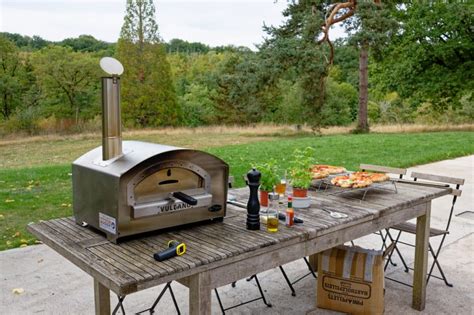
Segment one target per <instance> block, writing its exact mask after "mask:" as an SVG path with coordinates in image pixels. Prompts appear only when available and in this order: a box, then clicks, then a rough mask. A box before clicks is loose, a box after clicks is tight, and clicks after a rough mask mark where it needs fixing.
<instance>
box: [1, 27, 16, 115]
mask: <svg viewBox="0 0 474 315" xmlns="http://www.w3.org/2000/svg"><path fill="white" fill-rule="evenodd" d="M20 68H21V63H20V58H19V55H18V50H17V48H16V47H15V45H14V44H13V43H12V42H11V41H10V40H8V39H7V38H5V37H4V36H0V106H1V108H0V109H1V113H2V116H3V118H4V119H8V118H10V115H11V114H12V113H13V110H14V109H15V107H17V106H18V105H19V104H20V98H21V97H20V95H21V83H20V71H21V69H20Z"/></svg>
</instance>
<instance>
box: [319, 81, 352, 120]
mask: <svg viewBox="0 0 474 315" xmlns="http://www.w3.org/2000/svg"><path fill="white" fill-rule="evenodd" d="M326 91H327V92H326V102H325V104H324V106H323V108H322V112H321V117H322V119H323V120H324V121H325V123H326V124H327V125H330V126H344V125H348V124H350V123H352V122H353V121H354V120H355V118H356V116H357V103H358V97H357V90H356V89H355V88H354V87H353V86H352V85H350V84H349V83H346V82H342V83H338V82H335V81H334V80H333V79H332V78H331V77H329V78H328V80H327V82H326Z"/></svg>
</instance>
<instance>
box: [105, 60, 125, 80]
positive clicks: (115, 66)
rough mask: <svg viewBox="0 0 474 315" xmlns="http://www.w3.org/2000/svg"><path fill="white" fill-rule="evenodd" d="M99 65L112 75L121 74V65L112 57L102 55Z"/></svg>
mask: <svg viewBox="0 0 474 315" xmlns="http://www.w3.org/2000/svg"><path fill="white" fill-rule="evenodd" d="M100 67H101V68H102V70H104V71H105V72H107V73H108V74H110V75H112V76H114V75H121V74H122V73H123V66H122V64H121V63H120V61H118V60H117V59H115V58H112V57H104V58H102V59H100Z"/></svg>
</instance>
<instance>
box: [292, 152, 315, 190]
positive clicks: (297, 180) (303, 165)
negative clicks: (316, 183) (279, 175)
mask: <svg viewBox="0 0 474 315" xmlns="http://www.w3.org/2000/svg"><path fill="white" fill-rule="evenodd" d="M315 152H316V150H315V149H314V148H312V147H306V148H304V149H295V150H294V151H293V154H292V155H291V160H290V162H289V163H290V166H289V174H290V182H291V185H292V186H293V187H296V188H302V189H308V188H309V186H310V185H311V180H312V179H313V174H312V172H311V166H313V165H314V164H315V162H316V159H315V157H314V153H315Z"/></svg>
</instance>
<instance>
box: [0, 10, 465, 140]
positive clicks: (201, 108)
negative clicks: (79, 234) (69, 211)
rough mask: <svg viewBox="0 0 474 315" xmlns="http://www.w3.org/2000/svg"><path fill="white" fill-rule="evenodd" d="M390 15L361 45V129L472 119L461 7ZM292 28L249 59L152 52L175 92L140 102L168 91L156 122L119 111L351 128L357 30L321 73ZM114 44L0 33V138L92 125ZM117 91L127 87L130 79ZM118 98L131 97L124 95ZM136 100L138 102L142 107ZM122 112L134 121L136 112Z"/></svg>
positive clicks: (173, 118)
mask: <svg viewBox="0 0 474 315" xmlns="http://www.w3.org/2000/svg"><path fill="white" fill-rule="evenodd" d="M301 6H304V4H294V5H293V9H294V12H291V10H289V11H287V12H286V14H288V15H290V16H291V15H292V14H293V15H294V16H293V18H295V16H296V17H297V18H300V19H301V20H302V21H305V19H306V20H307V18H306V17H305V16H298V15H296V14H301V12H304V13H305V14H311V10H306V11H304V10H303V9H304V8H302V7H301ZM290 9H291V6H290ZM389 10H391V11H390V15H391V16H390V18H392V19H393V20H394V21H395V22H396V23H395V25H396V28H395V29H394V30H393V31H391V33H389V34H388V35H389V36H386V40H385V42H383V44H382V45H379V46H375V44H374V45H373V46H371V48H370V49H371V50H370V58H369V95H368V99H369V102H368V118H369V122H370V123H392V124H393V123H397V124H398V123H399V124H403V123H427V124H438V123H444V124H446V123H453V124H455V123H472V122H473V121H474V98H473V92H472V91H473V90H474V80H473V74H474V61H473V60H474V58H473V57H474V38H473V35H472V34H473V33H472V30H471V27H472V25H473V23H472V22H473V21H472V15H471V14H469V10H468V9H467V8H466V4H464V3H455V4H448V3H436V4H430V5H425V4H424V2H413V3H409V4H406V6H405V7H400V6H393V7H389ZM290 21H291V20H290ZM353 23H354V25H356V24H357V20H354V22H353ZM315 25H320V24H315ZM374 25H377V21H375V23H374ZM297 26H298V27H299V26H300V24H298V23H296V22H295V23H293V24H291V23H289V24H288V25H287V27H288V28H287V29H283V28H281V29H276V28H274V29H271V30H268V32H269V34H270V35H271V36H270V38H271V39H270V40H268V41H266V42H265V43H264V44H263V45H262V46H261V47H259V50H258V51H252V50H250V49H248V48H246V47H235V46H222V47H210V46H208V45H206V44H203V43H198V42H187V41H184V40H180V39H173V40H171V41H169V42H167V43H161V44H158V45H162V47H163V49H164V50H165V51H166V56H165V57H163V58H166V60H167V63H169V68H170V70H169V71H170V72H171V80H172V84H169V85H167V84H166V82H164V83H163V84H164V85H161V86H156V87H155V86H154V87H152V89H151V90H149V91H150V93H149V94H150V95H149V98H148V99H150V98H153V97H154V96H153V95H158V94H157V93H158V92H159V91H160V90H161V89H163V88H164V87H163V86H165V85H166V86H167V89H168V90H167V91H166V93H168V94H166V95H168V96H166V97H165V96H163V95H162V96H160V97H162V99H164V100H165V101H163V102H162V103H160V104H155V105H154V106H155V108H149V109H147V112H143V115H145V116H147V115H150V113H151V114H152V115H156V116H160V117H159V119H140V120H137V119H135V118H136V117H127V112H125V116H124V118H125V119H124V122H125V123H126V126H131V127H143V126H145V127H146V126H149V127H156V126H178V125H179V126H192V127H194V126H201V125H211V124H251V123H256V122H274V123H285V124H310V125H318V126H328V125H350V124H353V123H354V122H355V121H356V119H357V115H358V106H359V56H360V55H359V53H360V45H358V44H354V43H355V42H356V40H357V39H358V37H357V36H360V35H361V34H362V33H361V32H360V31H359V33H354V32H352V33H351V32H349V33H348V36H347V37H346V38H344V39H341V40H336V41H335V42H334V43H333V44H334V64H333V65H332V66H331V67H330V68H329V70H328V71H326V68H324V67H320V65H321V64H322V63H323V61H324V60H325V59H324V58H325V57H324V56H323V54H322V53H321V52H324V49H326V48H314V47H315V45H314V37H313V38H312V37H311V36H312V35H311V33H309V34H310V35H311V36H309V37H308V38H309V41H307V42H302V36H303V35H304V34H306V33H308V30H307V29H295V27H297ZM308 27H312V25H309V26H308ZM354 28H355V26H352V29H354ZM349 29H350V28H349ZM298 32H300V33H298ZM305 32H306V33H305ZM315 32H319V30H316V31H315ZM298 34H303V35H298ZM362 35H363V34H362ZM372 35H373V34H372ZM376 35H377V34H376ZM384 35H387V34H384ZM305 45H306V46H305ZM116 46H117V44H116V43H107V42H104V41H100V40H97V39H95V38H94V37H92V36H90V35H81V36H79V37H78V38H68V39H64V40H62V41H60V42H51V41H47V40H45V39H42V38H41V37H39V36H33V37H28V36H22V35H19V34H11V33H0V64H1V67H0V135H1V134H7V133H11V132H18V131H22V132H27V133H38V132H57V131H64V130H68V131H71V130H72V131H82V130H91V129H99V127H100V76H101V75H103V73H101V70H100V68H99V66H98V63H99V59H100V58H101V57H104V56H117V51H116V50H117V47H116ZM160 58H161V57H160ZM305 58H306V59H305ZM166 67H168V66H166ZM165 70H166V69H165ZM165 70H163V71H165ZM125 71H127V69H125ZM166 71H168V70H166ZM313 73H314V74H315V75H314V77H312V74H313ZM321 77H322V78H324V80H322V81H321V80H320V78H321ZM158 79H159V78H158ZM313 81H314V82H313ZM157 82H158V81H157ZM318 82H322V84H324V88H325V93H324V95H320V96H321V100H322V101H323V103H322V106H321V107H320V108H319V111H318V113H317V116H314V113H313V112H311V108H309V107H308V105H307V104H308V102H309V103H311V102H313V103H317V99H316V98H315V97H316V96H317V95H316V96H315V95H313V94H314V93H313V94H312V91H313V87H318V86H317V84H319V83H318ZM122 84H123V86H124V89H126V88H127V82H122ZM128 88H131V87H130V85H129V86H128ZM124 91H125V90H124ZM127 93H128V94H127V95H132V96H133V90H130V89H129V90H128V92H127ZM144 93H145V94H141V96H139V97H138V98H140V99H139V100H137V103H140V102H146V100H147V95H146V92H144ZM163 93H164V92H163ZM169 93H171V94H172V95H173V97H170V96H169V95H170V94H169ZM311 97H312V99H310V98H311ZM166 99H168V100H170V101H169V102H167V101H166ZM170 104H172V105H170ZM134 106H135V105H134ZM170 107H172V108H170ZM129 109H130V108H129ZM128 113H134V114H133V115H140V114H141V113H140V108H135V109H134V111H129V112H128ZM137 113H138V114H137ZM142 118H143V117H142ZM145 118H146V117H145ZM315 121H317V123H315Z"/></svg>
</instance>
